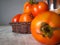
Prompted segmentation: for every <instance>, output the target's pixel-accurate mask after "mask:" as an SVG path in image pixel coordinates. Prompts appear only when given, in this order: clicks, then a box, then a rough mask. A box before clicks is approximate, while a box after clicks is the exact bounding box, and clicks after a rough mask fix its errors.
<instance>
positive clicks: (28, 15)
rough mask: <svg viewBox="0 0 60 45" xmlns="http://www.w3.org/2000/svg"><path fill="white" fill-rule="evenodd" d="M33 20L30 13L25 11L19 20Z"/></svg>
mask: <svg viewBox="0 0 60 45" xmlns="http://www.w3.org/2000/svg"><path fill="white" fill-rule="evenodd" d="M32 20H33V18H32V16H31V14H30V13H23V14H22V15H21V16H20V18H19V22H31V21H32Z"/></svg>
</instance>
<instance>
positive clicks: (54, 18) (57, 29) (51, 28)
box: [31, 11, 60, 45]
mask: <svg viewBox="0 0 60 45" xmlns="http://www.w3.org/2000/svg"><path fill="white" fill-rule="evenodd" d="M31 33H32V35H33V37H34V38H35V39H36V40H37V41H39V42H41V43H44V44H48V45H58V43H60V35H59V34H60V17H59V15H58V14H56V13H54V12H51V11H47V12H44V13H42V14H39V15H38V16H36V17H35V18H34V19H33V21H32V23H31Z"/></svg>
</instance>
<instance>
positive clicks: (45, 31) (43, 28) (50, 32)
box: [40, 22, 53, 38]
mask: <svg viewBox="0 0 60 45" xmlns="http://www.w3.org/2000/svg"><path fill="white" fill-rule="evenodd" d="M40 30H41V32H43V34H42V35H43V36H44V37H45V36H47V37H49V38H51V37H52V35H53V30H52V28H51V27H50V26H49V24H47V23H45V22H43V23H42V24H41V28H40Z"/></svg>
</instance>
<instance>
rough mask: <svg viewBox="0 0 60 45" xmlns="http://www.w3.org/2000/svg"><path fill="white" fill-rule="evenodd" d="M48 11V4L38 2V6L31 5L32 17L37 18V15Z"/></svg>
mask: <svg viewBox="0 0 60 45" xmlns="http://www.w3.org/2000/svg"><path fill="white" fill-rule="evenodd" d="M48 10H49V9H48V4H46V3H45V2H38V4H33V6H32V9H31V11H32V14H33V16H37V15H38V14H39V13H43V12H45V11H48Z"/></svg>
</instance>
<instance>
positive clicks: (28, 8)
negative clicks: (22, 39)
mask: <svg viewBox="0 0 60 45" xmlns="http://www.w3.org/2000/svg"><path fill="white" fill-rule="evenodd" d="M24 13H31V4H30V3H29V2H26V3H25V4H24Z"/></svg>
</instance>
